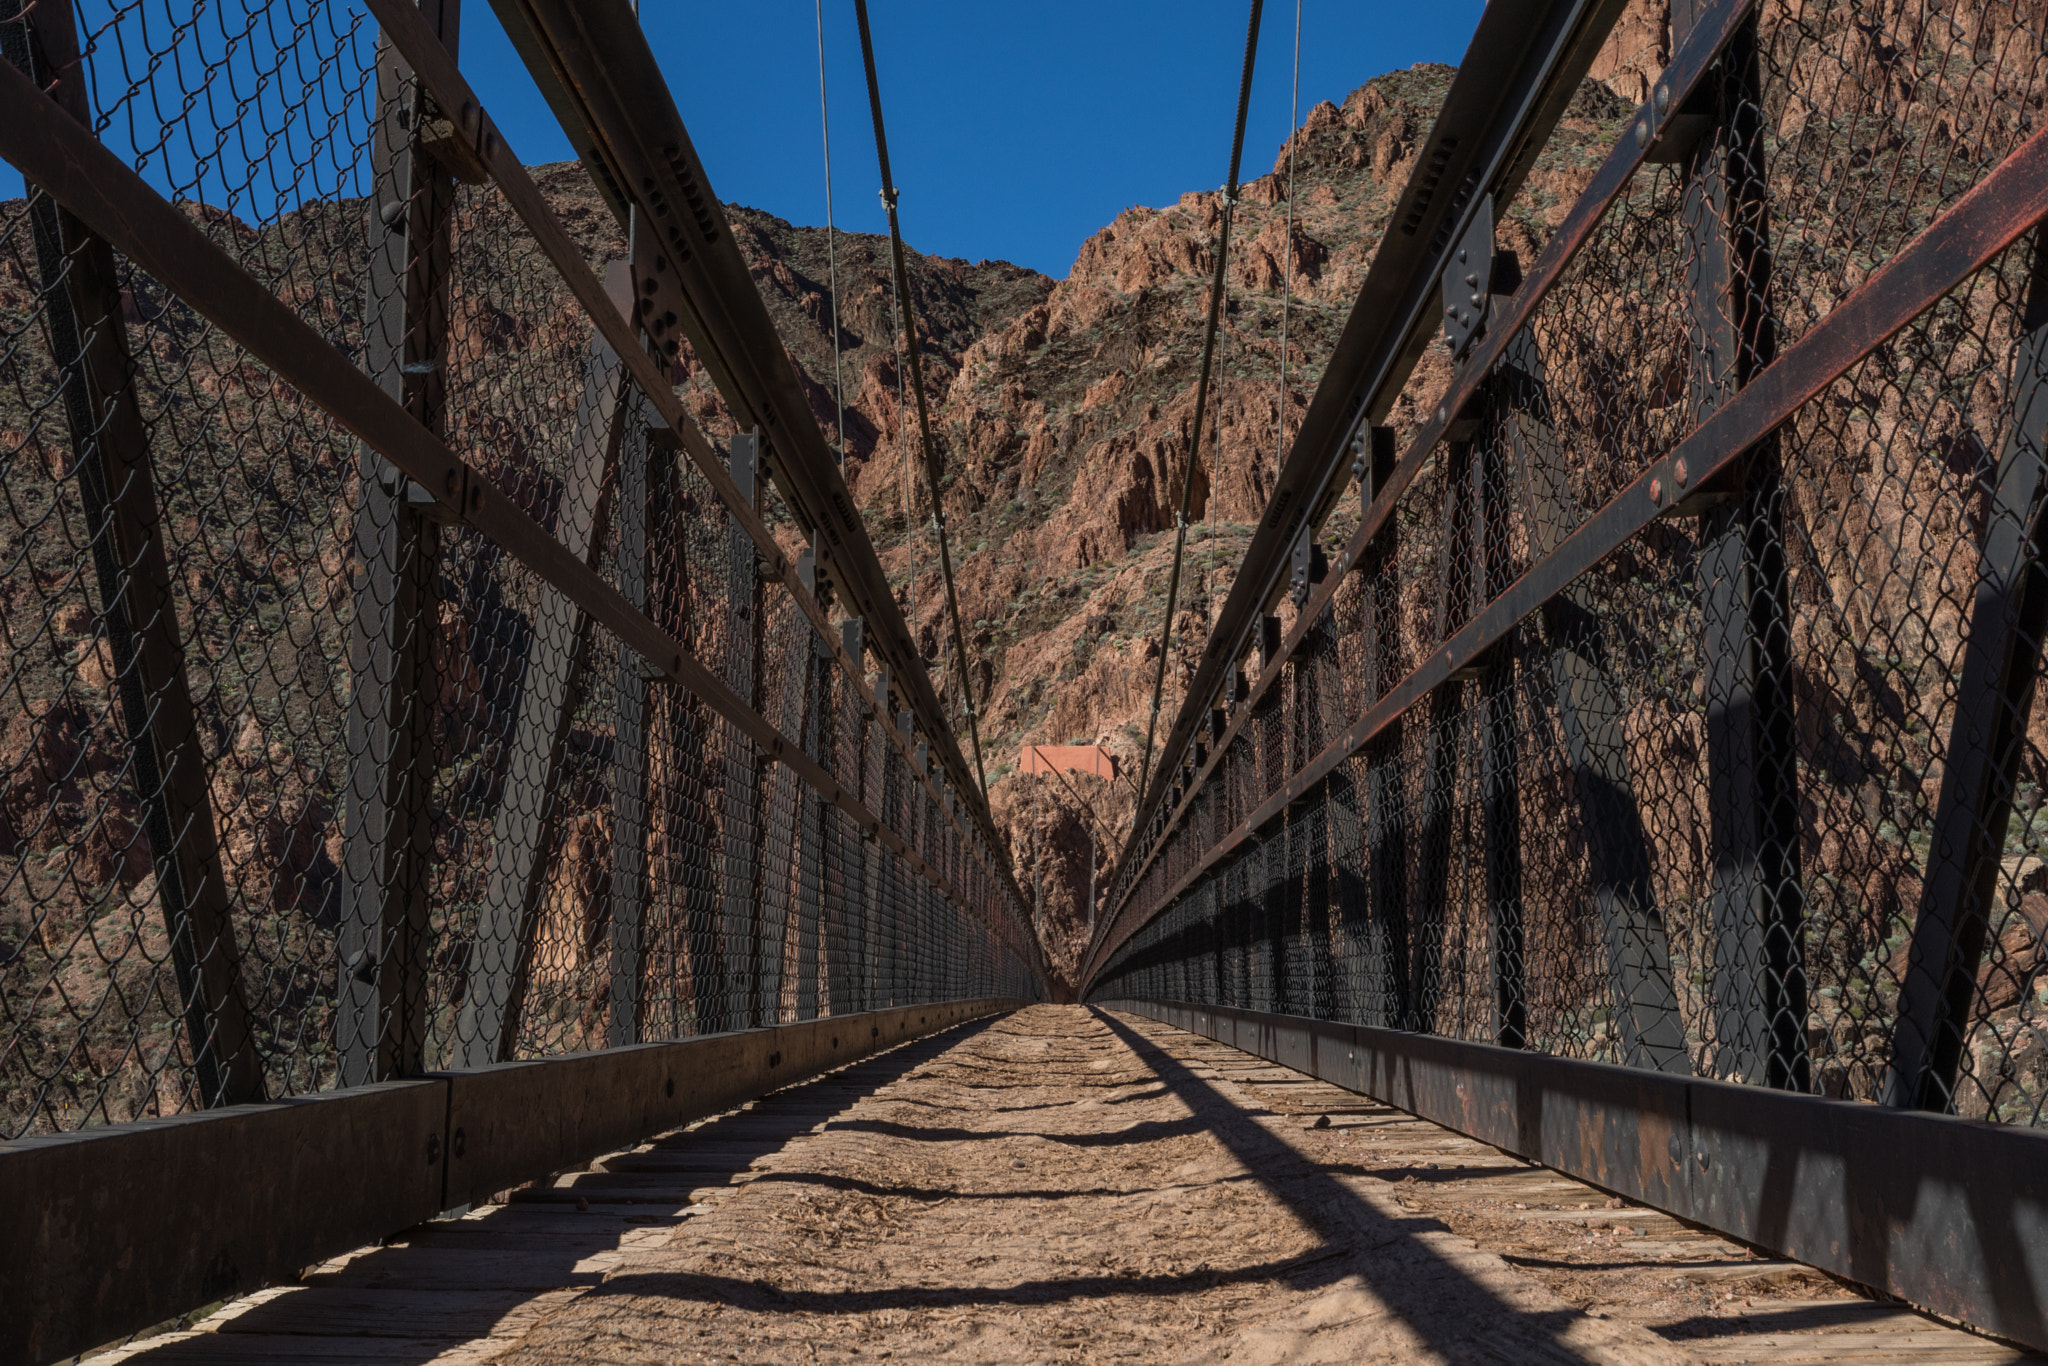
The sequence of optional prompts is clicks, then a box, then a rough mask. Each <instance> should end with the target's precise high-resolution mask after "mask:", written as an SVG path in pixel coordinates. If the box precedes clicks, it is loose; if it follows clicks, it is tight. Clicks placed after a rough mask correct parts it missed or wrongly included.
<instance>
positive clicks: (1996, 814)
mask: <svg viewBox="0 0 2048 1366" xmlns="http://www.w3.org/2000/svg"><path fill="white" fill-rule="evenodd" d="M2031 256H2032V261H2031V263H2030V265H2031V269H2030V278H2029V280H2028V282H2027V293H2026V301H2025V304H2024V314H2023V317H2022V320H2021V328H2022V331H2021V335H2020V340H2019V349H2018V352H2017V354H2016V355H2015V357H2014V360H2013V373H2012V384H2011V388H2010V390H2009V391H2008V392H2009V393H2010V394H2011V395H2012V398H2011V405H2012V406H2011V414H2012V416H2011V423H2012V425H2011V426H2010V427H2008V428H2007V429H2006V434H2005V440H2004V441H2003V443H2001V447H2000V450H1999V453H1998V466H1997V483H1996V486H1995V487H1994V488H1993V489H1992V491H1991V506H1990V508H1989V515H1988V517H1987V521H1986V526H1985V530H1984V536H1983V540H1982V542H1981V543H1980V545H1981V548H1980V550H1979V552H1978V560H1977V588H1976V594H1975V597H1974V601H1973V602H1972V604H1971V608H1970V624H1969V628H1968V633H1967V635H1966V636H1965V637H1964V641H1963V670H1962V677H1961V679H1959V680H1958V682H1957V686H1956V693H1955V697H1956V704H1955V716H1954V719H1953V721H1951V723H1950V725H1949V733H1948V743H1947V746H1946V747H1945V748H1944V750H1943V751H1942V768H1941V794H1940V796H1939V797H1938V798H1937V799H1936V801H1935V808H1934V830H1933V837H1932V840H1931V842H1930V843H1929V846H1928V853H1927V874H1926V883H1925V886H1924V889H1923V891H1922V893H1921V898H1920V907H1919V915H1918V917H1917V919H1916V920H1915V921H1914V925H1913V944H1912V949H1911V953H1910V955H1909V957H1908V960H1907V966H1906V980H1905V983H1904V984H1903V987H1902V989H1901V991H1900V993H1899V1008H1898V1019H1897V1021H1896V1023H1895V1024H1894V1026H1893V1031H1892V1060H1891V1069H1890V1073H1889V1075H1888V1076H1887V1077H1886V1079H1885V1093H1884V1098H1885V1102H1886V1103H1887V1104H1889V1105H1893V1106H1899V1107H1903V1108H1907V1109H1916V1110H1934V1111H1946V1110H1952V1109H1953V1108H1954V1107H1955V1091H1956V1084H1957V1079H1958V1074H1959V1072H1960V1070H1961V1067H1962V1060H1963V1057H1964V1055H1965V1053H1966V1051H1967V1049H1968V1045H1969V1040H1970V1031H1971V1029H1972V1027H1973V1025H1974V1024H1975V1010H1976V1006H1977V998H1978V986H1977V975H1978V970H1979V965H1980V964H1981V963H1982V961H1983V956H1984V947H1985V943H1986V940H1987V939H1988V938H1989V937H1990V933H1991V929H1992V922H1993V917H1994V915H1995V913H1996V909H1997V905H1998V900H1999V896H1998V893H1999V879H2000V877H2001V875H2002V874H2003V871H2004V866H2005V859H2006V858H2007V856H2008V855H2007V849H2006V845H2007V831H2008V829H2009V827H2010V826H2011V823H2012V807H2013V797H2014V793H2015V789H2016V786H2017V783H2018V781H2019V776H2020V765H2021V762H2022V760H2023V759H2024V758H2025V756H2026V752H2027V738H2026V737H2027V717H2028V714H2029V712H2030V711H2031V710H2032V705H2033V699H2034V689H2035V684H2036V682H2037V681H2038V680H2039V678H2040V674H2041V654H2042V646H2043V642H2044V640H2048V517H2044V515H2043V495H2044V493H2048V229H2036V230H2035V233H2034V241H2033V250H2032V252H2031ZM2015 895H2017V893H2015Z"/></svg>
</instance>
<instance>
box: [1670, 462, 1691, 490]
mask: <svg viewBox="0 0 2048 1366" xmlns="http://www.w3.org/2000/svg"><path fill="white" fill-rule="evenodd" d="M1671 473H1672V474H1674V475H1675V476H1677V478H1678V487H1680V488H1684V487H1685V481H1686V480H1687V479H1688V478H1689V477H1690V475H1689V473H1688V472H1687V470H1686V468H1685V457H1684V456H1682V455H1681V456H1679V457H1678V463H1677V464H1676V465H1673V466H1672V467H1671Z"/></svg>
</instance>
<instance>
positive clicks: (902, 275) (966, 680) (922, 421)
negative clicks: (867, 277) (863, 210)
mask: <svg viewBox="0 0 2048 1366" xmlns="http://www.w3.org/2000/svg"><path fill="white" fill-rule="evenodd" d="M853 12H854V14H855V16H856V17H857V18H858V19H859V20H860V54H861V60H862V61H863V62H865V63H866V65H867V75H868V108H869V111H870V112H871V113H873V115H874V119H875V159H876V161H878V162H879V163H880V164H881V168H882V203H883V205H884V206H885V207H886V208H887V209H888V210H889V254H890V258H891V260H892V262H893V263H894V265H895V270H896V298H897V301H898V304H899V306H900V307H901V309H902V312H903V318H902V324H903V332H902V335H903V351H904V355H905V356H906V357H908V359H909V361H910V388H911V392H912V393H913V394H915V395H916V397H917V430H918V436H919V438H920V440H921V441H922V442H923V446H924V479H925V483H926V484H927V485H928V486H929V487H930V488H931V493H932V527H933V529H934V530H935V531H936V532H937V533H938V542H939V573H940V575H941V577H943V578H944V579H945V581H946V612H947V615H948V616H949V617H950V618H951V619H952V623H953V663H954V666H955V667H956V668H957V669H958V670H959V673H960V695H961V698H962V700H963V702H964V704H965V710H966V712H967V734H968V738H969V739H970V740H972V741H973V743H974V776H975V778H976V779H977V780H979V781H980V783H981V794H982V798H983V799H984V800H986V799H987V797H988V774H987V773H986V772H985V771H984V770H983V768H982V763H981V723H980V721H979V719H978V718H977V717H976V716H975V707H974V680H973V678H972V676H971V675H970V673H969V671H968V668H967V635H966V633H965V632H964V631H962V630H961V629H960V598H959V595H958V594H957V593H956V592H955V591H954V587H953V556H952V552H951V551H950V550H949V549H948V548H947V545H946V513H945V510H944V508H943V507H942V506H941V505H940V503H939V459H938V452H937V450H936V449H935V448H934V447H933V445H932V417H931V408H930V405H929V404H927V403H926V401H925V394H924V367H923V365H922V363H921V362H920V361H919V359H918V353H917V314H916V312H915V311H914V310H913V309H912V308H911V306H910V273H909V271H908V270H906V269H905V267H904V264H903V229H902V226H901V225H900V224H899V223H898V221H897V218H896V183H895V181H894V179H893V178H892V177H891V176H890V174H889V139H888V136H887V135H886V134H885V133H884V132H883V130H882V86H881V82H880V81H879V80H877V79H876V76H875V40H874V37H873V35H872V34H871V33H870V32H869V31H868V0H853ZM1242 124H1243V120H1242V119H1240V120H1239V125H1240V126H1242ZM898 373H899V375H900V374H901V372H900V371H899V372H898ZM911 590H912V592H913V594H914V593H915V592H916V584H915V583H914V582H913V583H912V585H911Z"/></svg>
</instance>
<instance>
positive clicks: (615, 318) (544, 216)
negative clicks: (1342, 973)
mask: <svg viewBox="0 0 2048 1366" xmlns="http://www.w3.org/2000/svg"><path fill="white" fill-rule="evenodd" d="M366 3H367V4H368V7H369V9H370V12H371V14H372V15H373V16H374V17H375V18H376V19H377V21H378V23H379V24H380V25H382V26H383V29H384V32H385V34H386V35H387V36H388V37H389V38H390V39H391V41H392V42H393V43H394V44H395V45H396V46H397V48H398V50H399V51H400V52H402V53H403V54H404V55H405V56H406V58H407V60H408V61H410V62H411V63H412V64H413V67H414V70H415V72H416V73H417V74H418V76H419V78H420V80H421V82H422V84H423V85H424V86H425V87H426V89H427V90H428V92H429V93H431V94H432V95H433V97H434V99H435V101H436V103H438V104H439V105H440V107H441V108H442V109H443V110H445V111H452V113H453V129H454V132H455V134H456V135H457V136H458V137H459V138H460V140H461V141H462V142H463V144H464V145H465V146H466V147H467V148H468V149H469V151H470V153H471V154H472V155H473V156H474V157H475V159H476V160H477V162H478V163H480V164H481V166H482V167H483V168H484V169H485V170H486V171H487V172H488V174H489V175H490V177H491V179H492V180H493V181H495V182H496V184H497V185H498V188H499V190H500V191H501V192H502V193H503V194H504V196H505V200H506V202H507V204H508V206H509V207H510V208H511V209H512V210H513V212H514V213H515V214H517V215H518V217H519V219H520V221H521V222H522V223H523V224H524V225H525V226H526V227H527V229H528V231H530V232H531V233H532V234H533V237H534V243H535V245H536V246H538V247H539V248H540V249H541V252H542V254H543V255H545V256H546V257H547V258H548V260H549V262H550V263H551V264H552V265H553V266H554V267H555V269H556V270H557V271H558V272H559V273H560V274H561V277H562V279H563V282H564V283H565V284H566V285H567V286H568V287H569V290H570V293H571V294H573V295H574V296H575V298H576V300H577V302H578V303H580V304H582V306H583V308H584V310H585V311H586V312H587V313H588V314H589V316H590V318H591V321H592V322H593V323H594V324H595V325H596V326H597V327H598V329H599V330H600V331H601V332H602V333H603V334H604V336H605V339H606V340H607V341H608V342H610V343H611V344H612V346H613V348H614V349H615V350H618V351H619V353H620V354H621V356H622V357H624V359H625V362H626V365H627V368H628V370H629V371H630V373H631V374H632V377H633V380H634V382H635V383H636V384H637V385H639V387H640V389H641V391H642V393H643V394H645V395H646V396H647V398H648V401H649V402H650V403H652V404H653V406H654V408H655V411H656V412H657V413H658V414H659V415H660V416H661V418H662V420H663V421H664V422H666V423H667V424H668V426H669V427H670V429H671V430H672V431H674V433H675V434H676V437H677V439H678V441H679V442H680V443H681V446H682V449H683V452H684V454H686V455H688V456H689V457H690V460H691V463H692V464H693V465H694V466H695V467H696V469H697V471H698V472H699V473H700V474H702V475H703V477H704V478H705V480H706V481H707V482H708V483H709V484H710V485H711V486H712V489H713V491H714V492H715V493H716V494H717V495H718V498H719V501H720V502H721V503H722V504H723V505H724V506H725V507H726V509H727V510H728V512H729V513H730V515H731V516H732V518H733V519H734V522H735V523H736V525H737V526H738V527H739V528H740V529H741V530H743V531H744V532H745V534H746V537H747V539H748V540H750V541H751V542H752V543H753V545H754V546H755V548H756V550H757V553H758V555H759V558H760V562H761V564H762V565H763V566H764V572H765V573H766V574H768V575H769V576H770V577H772V578H774V579H775V580H777V581H779V582H780V583H781V585H782V587H783V589H784V591H786V592H787V593H788V594H789V595H790V597H791V599H792V600H793V601H794V602H795V603H796V605H797V608H798V610H799V611H800V612H802V613H803V615H804V616H805V617H806V618H807V619H809V621H810V622H811V625H812V628H813V629H814V630H815V631H816V632H817V633H818V635H819V636H820V638H821V639H823V640H824V641H825V642H826V645H827V647H828V648H830V649H831V650H832V651H833V654H834V657H835V659H836V660H837V662H838V665H839V667H840V669H841V670H842V672H844V673H845V674H846V676H847V677H848V678H849V679H850V680H852V685H853V686H854V687H855V688H856V690H857V691H860V692H865V691H866V680H865V677H864V675H863V671H862V669H861V664H860V661H859V660H856V659H852V658H850V657H849V656H848V655H847V654H846V653H845V649H844V645H843V644H842V643H841V641H840V639H839V637H838V632H837V630H836V628H835V627H834V626H833V624H832V622H831V621H830V619H829V618H828V617H827V615H826V613H825V611H824V609H823V608H822V607H821V606H820V605H819V603H818V601H817V599H816V598H815V597H814V596H813V595H812V594H811V593H810V592H809V591H808V590H807V589H806V588H805V586H804V584H803V582H802V580H801V578H800V576H799V575H798V573H797V566H796V561H795V559H794V557H792V556H790V555H787V554H785V553H784V552H783V550H782V548H781V545H780V543H779V542H777V541H776V539H775V536H774V533H773V532H771V531H770V530H769V529H768V526H767V524H766V522H764V521H763V520H762V518H761V517H760V516H759V515H758V513H756V512H755V511H754V508H753V503H754V499H752V498H750V497H743V496H742V495H741V494H740V491H739V490H738V488H737V487H736V486H735V485H734V483H733V480H732V478H731V476H730V474H729V473H728V472H727V470H726V469H725V467H724V462H723V461H722V460H720V458H719V456H718V453H717V452H716V451H715V450H714V448H713V447H712V446H711V444H710V443H709V442H708V441H707V440H706V439H705V437H704V435H703V433H702V432H701V430H699V428H698V427H697V425H696V423H695V422H694V421H693V420H692V419H691V418H690V416H689V414H688V413H687V411H685V409H684V407H683V404H682V401H681V399H680V398H679V397H678V396H677V395H676V393H675V391H674V389H673V388H672V387H671V386H670V385H668V384H667V383H666V382H665V381H663V380H662V379H661V372H660V362H659V361H658V360H657V359H656V357H654V356H652V355H649V354H648V353H647V351H646V350H645V349H644V348H642V347H641V346H639V345H638V343H637V341H636V331H635V327H634V325H633V324H632V323H630V322H629V321H628V320H627V319H626V318H625V317H624V316H623V315H621V313H620V312H619V311H618V310H617V309H616V308H614V307H612V306H611V304H610V303H609V301H608V300H607V299H606V297H605V292H604V287H603V285H602V284H601V283H599V281H598V279H597V277H596V275H595V274H594V273H593V272H592V270H591V269H590V267H589V265H588V264H587V263H586V261H585V260H584V257H583V252H582V248H580V247H579V246H577V245H576V243H575V241H574V240H573V239H572V238H571V237H570V236H569V233H568V230H567V229H566V228H565V227H564V226H563V225H562V223H561V220H560V219H559V218H557V217H556V216H555V213H554V211H553V209H552V208H551V207H550V206H549V205H548V203H547V200H546V198H545V197H544V196H543V195H542V194H541V192H540V189H539V187H538V186H537V185H535V184H534V182H533V179H532V177H531V176H530V175H529V174H528V173H527V171H526V168H525V167H524V166H523V165H522V164H521V163H520V161H519V158H518V157H517V156H516V155H515V154H514V153H513V151H512V149H511V147H510V146H509V145H508V144H507V143H506V141H505V139H504V137H503V136H502V134H500V133H499V131H498V130H497V128H496V126H495V125H494V124H493V123H492V121H491V119H490V116H489V114H488V113H487V112H486V111H485V110H484V108H483V106H482V104H481V102H480V101H479V100H478V99H477V97H476V94H475V92H474V91H473V90H472V89H471V88H470V86H469V83H468V81H467V80H466V79H465V78H464V77H463V75H462V73H461V72H460V71H459V70H458V69H457V68H456V66H455V63H454V62H453V61H452V60H450V59H449V58H448V56H447V54H446V52H444V51H442V50H441V48H440V46H439V44H438V43H436V42H434V41H432V33H431V31H430V30H428V29H427V28H426V27H425V25H424V22H423V21H422V19H421V18H420V15H419V11H418V10H417V9H415V8H414V7H413V6H412V5H411V4H409V3H406V2H405V0H366ZM632 41H633V43H637V44H639V46H641V47H644V46H645V43H644V40H643V39H641V38H639V36H638V28H637V26H636V27H635V28H634V29H633V34H632ZM664 203H666V201H664ZM649 212H650V213H652V212H653V209H652V207H650V208H649ZM655 216H656V217H660V218H666V217H667V216H668V215H667V212H666V210H665V209H664V211H663V212H662V213H660V214H657V215H655ZM712 217H713V218H715V219H716V222H717V226H718V227H719V228H721V229H724V230H725V231H726V235H727V238H728V239H729V238H730V229H729V228H725V223H724V218H723V216H722V215H720V214H717V213H716V212H715V205H714V206H713V212H712ZM742 273H744V272H742ZM645 283H646V282H645V281H643V284H645ZM654 283H655V284H656V286H657V288H658V287H659V284H660V282H659V280H658V279H657V280H656V281H655V282H654ZM747 287H748V289H749V290H752V288H753V287H752V285H751V283H749V284H748V286H747ZM755 303H756V305H757V306H758V298H756V299H755ZM771 334H772V328H771ZM774 348H775V351H776V354H777V355H780V354H781V351H780V342H779V341H777V342H775V343H774ZM813 430H814V431H815V426H813ZM842 487H843V486H842ZM840 517H841V520H842V521H843V520H844V519H846V518H851V520H852V523H853V524H854V525H855V526H856V527H857V526H858V524H859V515H858V513H857V512H855V511H853V509H852V505H851V502H850V501H848V502H846V504H845V507H844V508H843V509H841V512H840ZM865 534H866V533H865V532H864V531H863V532H861V535H862V536H863V537H865ZM828 539H829V537H828ZM869 553H870V554H872V551H870V552H869ZM885 597H886V595H885ZM855 606H856V610H857V611H863V610H864V605H863V604H860V603H856V604H855ZM887 610H888V611H890V612H894V611H895V606H894V599H893V598H889V599H888V601H887ZM868 645H869V648H870V649H874V648H875V643H874V637H873V635H872V634H871V635H870V637H869V641H868ZM877 655H878V657H880V658H883V659H887V658H888V655H887V653H886V652H884V651H881V650H877ZM922 677H923V675H922V672H921V669H918V670H915V671H914V679H922ZM897 686H898V687H899V688H900V689H905V690H906V696H910V695H911V692H912V691H913V690H915V688H916V683H915V681H913V682H912V683H910V684H906V683H905V682H904V680H903V679H902V678H901V677H899V678H898V682H897ZM929 691H930V685H929V682H928V681H927V682H925V683H924V686H923V692H924V693H926V694H929ZM863 701H866V702H870V704H871V705H875V706H877V707H879V706H881V705H882V699H879V698H873V699H869V698H863ZM930 718H937V720H936V721H932V720H931V719H930ZM920 721H922V722H925V723H926V724H927V726H928V727H929V726H930V725H936V726H937V727H938V728H939V730H940V731H943V730H944V723H943V713H942V712H940V711H939V710H938V709H937V703H936V699H934V700H933V703H932V710H931V711H930V712H929V713H920ZM941 744H942V753H943V752H946V751H948V750H950V751H951V752H952V754H953V755H954V756H955V758H957V757H958V750H957V748H955V747H953V746H952V741H951V736H950V733H946V734H944V735H943V736H942V739H941ZM961 772H962V773H964V772H965V769H964V765H963V767H962V769H961ZM921 781H922V782H923V783H924V784H925V785H926V786H928V787H929V786H930V785H931V778H930V775H929V774H926V775H924V776H923V777H922V778H921ZM953 819H955V820H956V822H958V823H959V824H960V825H961V826H962V828H963V830H965V829H966V828H968V822H966V821H965V820H962V819H961V818H960V817H959V816H957V815H955V816H954V817H953ZM978 833H979V834H981V835H982V836H983V838H982V839H981V840H980V841H977V842H976V844H975V851H976V858H977V860H978V861H979V862H980V863H981V865H982V866H983V868H985V869H986V870H988V872H989V874H990V876H991V877H992V878H993V879H994V880H995V882H996V884H997V885H998V886H1000V887H1002V888H1004V890H1005V891H1006V892H1007V893H1008V894H1009V896H1010V901H1011V916H1010V917H1009V918H1010V919H1011V920H1012V921H1013V922H1014V923H1013V924H1012V925H1011V926H1010V933H1009V936H1008V938H1009V940H1010V942H1011V943H1012V947H1014V948H1016V949H1017V950H1018V951H1019V952H1020V953H1021V954H1022V955H1023V956H1024V959H1025V961H1026V962H1028V963H1030V964H1031V965H1032V969H1033V971H1034V972H1036V973H1038V974H1040V975H1041V976H1042V975H1043V973H1044V959H1043V956H1042V954H1041V953H1040V952H1039V949H1038V946H1037V942H1036V938H1035V936H1031V935H1029V934H1028V933H1025V931H1026V930H1028V923H1027V921H1026V920H1025V918H1024V917H1023V914H1022V910H1021V908H1022V906H1023V905H1024V899H1023V894H1022V892H1021V891H1019V890H1018V889H1017V887H1016V884H1015V881H1014V879H1013V878H1012V877H1011V876H1010V875H1009V870H1008V869H1007V868H1006V867H999V866H997V861H996V859H995V857H994V856H993V854H992V853H991V852H990V850H991V849H992V848H994V847H999V846H998V845H997V844H996V843H995V842H994V841H993V839H992V838H991V837H990V832H987V831H979V830H978Z"/></svg>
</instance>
